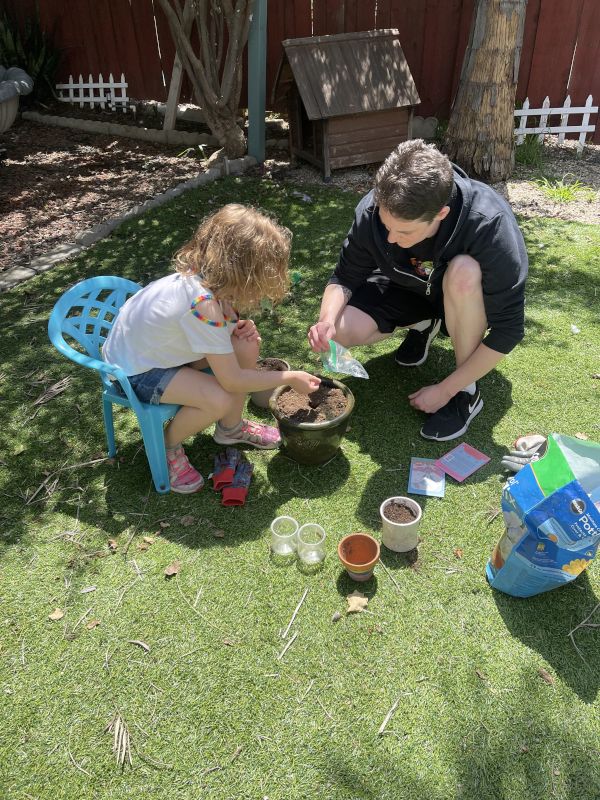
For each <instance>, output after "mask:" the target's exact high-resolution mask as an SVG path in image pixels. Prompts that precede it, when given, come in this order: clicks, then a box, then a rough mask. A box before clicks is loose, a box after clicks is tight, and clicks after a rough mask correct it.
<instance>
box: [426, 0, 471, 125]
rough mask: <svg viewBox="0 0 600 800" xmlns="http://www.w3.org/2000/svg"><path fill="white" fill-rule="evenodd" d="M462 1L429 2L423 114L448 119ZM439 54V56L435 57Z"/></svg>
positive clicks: (430, 0)
mask: <svg viewBox="0 0 600 800" xmlns="http://www.w3.org/2000/svg"><path fill="white" fill-rule="evenodd" d="M460 6H461V0H427V24H426V25H425V30H424V38H423V53H424V57H423V66H422V73H421V86H419V87H417V89H418V91H419V95H420V97H421V106H420V108H419V114H423V115H434V116H436V117H438V118H441V119H447V118H448V116H449V112H450V94H451V92H452V71H453V67H454V62H455V58H456V46H457V41H458V26H457V20H460V11H461V8H460ZM434 53H435V57H433V54H434Z"/></svg>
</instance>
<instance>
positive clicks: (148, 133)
mask: <svg viewBox="0 0 600 800" xmlns="http://www.w3.org/2000/svg"><path fill="white" fill-rule="evenodd" d="M21 116H22V117H23V119H28V120H29V121H30V122H39V123H40V124H42V125H54V126H56V127H58V128H71V129H73V130H79V131H86V133H102V134H105V135H108V136H123V137H125V138H126V139H138V140H140V141H142V142H157V143H158V144H173V145H175V144H176V145H183V146H187V147H193V146H194V145H196V144H206V145H210V146H211V147H218V144H219V143H218V141H217V139H216V137H215V136H212V134H210V133H191V132H189V131H163V130H159V129H158V128H142V127H137V126H136V125H120V124H118V123H116V122H100V121H97V120H93V119H77V118H76V117H63V116H57V115H54V114H39V113H38V112H37V111H24V112H23V113H22V115H21Z"/></svg>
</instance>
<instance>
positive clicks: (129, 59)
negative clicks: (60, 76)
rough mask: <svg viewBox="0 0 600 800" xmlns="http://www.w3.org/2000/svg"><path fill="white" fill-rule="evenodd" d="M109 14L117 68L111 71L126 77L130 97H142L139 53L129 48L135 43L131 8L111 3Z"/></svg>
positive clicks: (142, 85) (133, 48)
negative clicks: (123, 74)
mask: <svg viewBox="0 0 600 800" xmlns="http://www.w3.org/2000/svg"><path fill="white" fill-rule="evenodd" d="M110 14H111V21H112V30H113V35H114V39H115V45H116V49H117V57H118V64H117V67H116V68H113V70H112V71H113V73H114V74H115V75H117V76H118V75H120V74H121V72H124V73H125V75H127V82H128V84H129V94H130V95H132V96H133V97H144V68H143V66H142V62H141V60H140V51H139V48H137V47H132V46H131V44H132V42H135V31H134V29H133V25H134V23H133V15H132V13H131V6H130V4H129V3H119V2H116V3H115V2H111V4H110ZM99 69H106V65H105V64H102V65H100V67H99ZM94 74H96V71H95V70H94Z"/></svg>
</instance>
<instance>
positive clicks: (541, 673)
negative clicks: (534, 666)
mask: <svg viewBox="0 0 600 800" xmlns="http://www.w3.org/2000/svg"><path fill="white" fill-rule="evenodd" d="M538 675H539V676H540V678H542V680H544V681H546V683H549V684H553V683H554V676H553V675H550V673H549V672H548V671H547V670H545V669H544V668H543V667H540V668H539V669H538Z"/></svg>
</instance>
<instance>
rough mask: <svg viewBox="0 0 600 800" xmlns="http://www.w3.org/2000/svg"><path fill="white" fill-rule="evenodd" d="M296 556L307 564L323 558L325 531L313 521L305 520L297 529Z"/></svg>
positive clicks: (309, 564)
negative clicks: (304, 523)
mask: <svg viewBox="0 0 600 800" xmlns="http://www.w3.org/2000/svg"><path fill="white" fill-rule="evenodd" d="M297 539H298V558H299V559H300V561H302V562H303V563H304V564H306V565H307V566H315V565H317V564H321V563H322V562H323V561H324V560H325V531H324V530H323V528H322V527H321V526H320V525H317V524H316V523H315V522H307V523H306V525H303V526H302V527H301V528H300V530H299V531H298V536H297Z"/></svg>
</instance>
